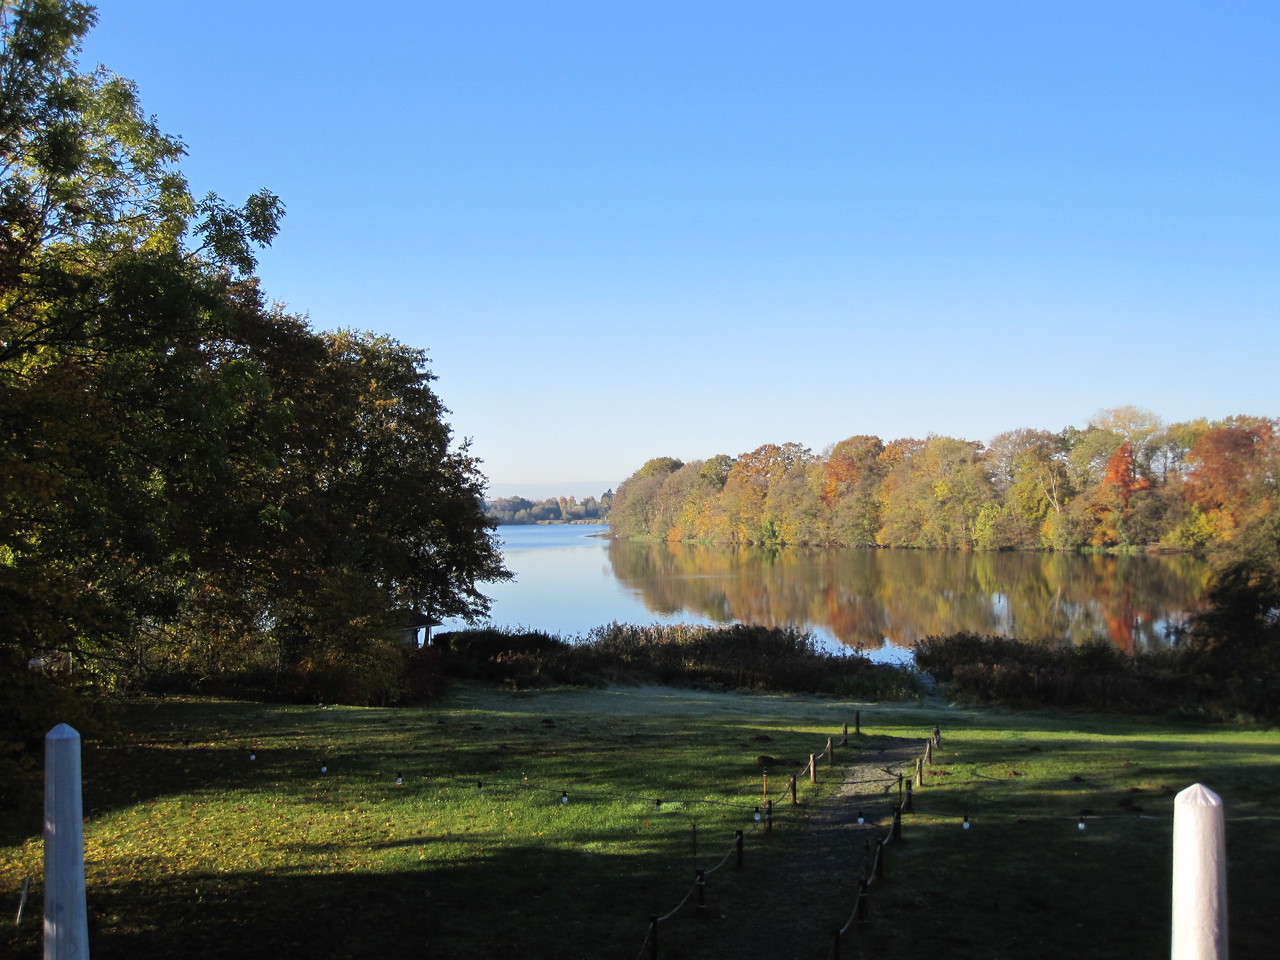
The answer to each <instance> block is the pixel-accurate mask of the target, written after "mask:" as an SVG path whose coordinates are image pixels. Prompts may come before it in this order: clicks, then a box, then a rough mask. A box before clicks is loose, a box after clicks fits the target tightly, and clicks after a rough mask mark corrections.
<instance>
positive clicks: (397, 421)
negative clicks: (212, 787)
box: [0, 0, 509, 712]
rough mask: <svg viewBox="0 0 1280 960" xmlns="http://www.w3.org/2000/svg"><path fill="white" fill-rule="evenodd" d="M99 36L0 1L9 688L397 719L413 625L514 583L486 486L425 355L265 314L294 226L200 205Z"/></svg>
mask: <svg viewBox="0 0 1280 960" xmlns="http://www.w3.org/2000/svg"><path fill="white" fill-rule="evenodd" d="M94 19H95V13H94V11H93V8H92V7H91V6H89V5H87V4H84V3H75V2H67V0H20V2H12V0H0V37H2V39H3V55H2V58H0V631H3V632H2V633H0V670H2V671H4V673H5V676H4V677H0V684H3V685H5V686H8V685H9V684H8V681H9V680H14V681H15V684H17V685H18V686H22V687H23V689H24V690H27V689H28V688H31V687H32V686H33V679H34V678H33V676H32V670H31V669H30V666H29V665H30V664H31V663H33V662H34V663H37V664H41V663H42V664H45V665H46V666H53V665H56V666H60V667H65V668H66V671H68V672H70V673H71V675H73V676H75V677H77V678H80V679H81V680H83V679H84V678H92V679H94V680H95V682H98V683H104V684H107V685H112V686H118V685H121V684H127V683H129V682H131V681H134V680H137V679H140V678H145V677H146V676H147V675H148V674H150V673H154V672H155V671H156V670H161V669H164V670H170V671H173V670H182V671H186V672H188V673H190V674H198V673H203V672H208V671H217V670H223V669H226V668H228V667H229V666H230V665H232V664H235V665H238V666H240V667H243V666H244V665H246V664H256V665H257V666H258V667H259V668H261V669H263V670H274V671H275V672H276V673H277V675H278V676H280V677H293V678H294V680H295V682H297V683H298V685H299V686H298V688H299V689H304V690H306V691H308V692H310V693H314V694H315V695H334V694H335V691H334V689H332V687H333V682H336V681H333V678H334V677H336V676H339V675H341V674H343V673H344V670H345V672H346V673H348V674H351V673H361V672H363V674H365V676H362V678H361V679H360V681H359V683H357V684H355V685H354V686H352V685H351V684H349V683H347V684H346V685H345V686H344V685H343V683H346V681H343V683H338V689H337V690H336V694H337V695H347V696H350V697H351V698H354V699H365V700H373V699H386V698H389V697H392V696H394V695H395V692H396V671H395V670H394V669H393V666H394V662H395V658H396V657H397V656H399V650H398V649H397V648H396V646H395V642H394V639H393V636H394V631H393V628H394V627H395V625H396V623H397V621H398V618H403V616H404V614H405V612H406V611H418V612H422V613H426V614H428V615H432V616H437V617H443V616H463V617H474V616H477V615H480V614H482V613H483V612H484V611H485V610H486V608H487V600H486V599H485V597H484V596H483V594H482V593H480V592H479V589H478V587H479V585H480V584H482V583H483V582H485V581H492V580H498V579H503V578H505V577H507V576H509V574H508V573H507V572H506V571H505V570H504V569H503V567H502V564H501V559H500V555H499V553H498V550H497V547H496V543H495V541H494V539H493V536H492V530H491V526H490V524H489V522H488V521H487V520H486V519H485V517H484V513H483V505H482V501H481V495H482V492H483V483H484V480H483V477H482V475H481V474H480V471H479V465H478V463H477V462H476V461H475V460H474V459H473V458H471V457H470V456H469V455H468V453H467V450H466V447H465V445H463V446H461V447H458V446H456V445H455V444H454V443H453V442H452V437H451V432H450V429H449V427H448V425H447V423H446V421H445V419H444V417H445V415H446V413H447V411H446V410H445V408H444V407H443V405H442V404H441V402H440V400H439V399H438V398H437V397H436V395H435V394H434V393H433V391H432V389H431V386H430V383H431V380H432V379H433V378H432V375H431V374H430V373H429V372H428V370H427V366H426V364H427V358H426V356H425V354H424V353H423V352H421V351H419V350H416V349H412V348H409V347H406V346H403V345H401V344H399V343H396V342H395V341H392V340H390V339H388V338H385V337H379V336H374V335H367V334H357V333H352V332H341V333H333V334H317V333H314V332H313V331H312V330H310V329H309V327H308V325H307V324H306V323H305V322H303V321H302V320H301V319H299V318H297V317H294V316H290V315H288V314H287V313H285V312H284V311H283V310H281V309H278V308H267V307H266V306H265V304H264V300H263V297H262V295H261V293H260V291H259V289H258V284H257V281H256V279H255V278H254V276H253V270H254V269H255V266H256V263H255V258H254V254H255V251H256V250H257V249H258V248H260V247H261V246H263V245H265V244H267V243H269V242H270V241H271V239H272V238H273V237H274V235H275V232H276V229H277V226H278V223H279V220H280V217H281V215H282V213H283V207H282V205H281V203H280V201H279V200H278V199H277V198H276V197H275V196H273V195H272V194H270V193H268V192H267V191H261V192H259V193H257V194H255V195H253V196H252V197H250V198H249V199H248V200H247V201H246V202H245V203H244V204H242V205H239V206H236V205H233V204H229V203H227V202H225V201H223V200H222V199H220V198H219V197H217V196H214V195H210V196H208V197H206V198H204V199H203V200H196V199H195V198H193V197H192V196H191V194H190V192H189V190H188V187H187V184H186V181H185V180H184V178H183V177H182V174H181V172H180V171H179V169H178V167H177V163H178V161H179V159H180V158H181V156H182V154H183V147H182V144H181V143H180V142H179V141H178V140H177V139H175V138H173V137H170V136H167V135H165V134H164V133H162V132H161V131H160V130H159V129H158V128H157V126H156V124H155V122H154V121H153V120H152V119H151V118H149V117H147V116H146V115H145V114H144V113H143V112H142V110H141V107H140V106H139V103H138V99H137V96H136V92H135V90H134V88H133V85H132V84H130V83H129V82H128V81H126V80H124V79H122V78H120V77H117V76H115V75H113V74H111V73H109V72H108V71H106V70H104V69H102V68H98V69H96V70H94V71H92V72H87V73H86V72H81V70H80V68H79V66H78V64H77V61H76V57H77V54H78V51H79V44H80V41H81V39H82V38H83V36H84V35H85V33H86V31H87V30H89V29H90V27H91V26H92V24H93V22H94ZM370 664H374V666H376V667H377V669H369V667H370ZM46 672H47V671H46ZM299 678H301V679H299ZM317 678H320V679H317ZM324 678H329V680H327V681H324ZM18 680H20V681H21V683H20V684H18V683H17V681H18ZM322 681H324V682H322ZM330 681H333V682H330ZM326 682H328V683H329V688H325V683H326ZM34 685H35V686H38V685H39V684H38V683H37V684H34ZM24 696H25V694H24ZM9 708H10V709H13V706H12V703H10V704H9ZM4 709H5V704H4V702H3V695H2V694H0V712H2V711H3V710H4Z"/></svg>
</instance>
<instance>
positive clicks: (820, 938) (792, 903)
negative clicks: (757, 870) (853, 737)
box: [663, 736, 925, 960]
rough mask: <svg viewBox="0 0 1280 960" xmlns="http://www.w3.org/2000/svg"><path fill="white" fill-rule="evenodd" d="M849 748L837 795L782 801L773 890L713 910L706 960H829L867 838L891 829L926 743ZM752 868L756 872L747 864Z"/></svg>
mask: <svg viewBox="0 0 1280 960" xmlns="http://www.w3.org/2000/svg"><path fill="white" fill-rule="evenodd" d="M852 746H853V743H852V742H851V744H850V747H852ZM850 747H845V748H843V749H844V751H845V754H846V755H847V756H849V757H851V758H853V760H854V762H853V763H850V764H848V765H846V766H845V767H844V768H843V769H842V770H841V781H840V784H839V786H838V788H837V789H836V790H835V791H834V792H830V793H826V794H825V795H824V796H823V797H822V799H821V800H819V801H815V802H813V803H811V804H805V805H802V806H800V807H791V806H789V800H788V799H787V798H786V795H785V793H784V794H782V795H780V796H779V799H778V800H777V801H776V802H777V804H778V806H777V810H778V817H777V825H776V827H775V835H774V837H772V838H771V839H770V841H768V842H770V843H777V844H779V845H780V849H778V851H777V855H776V859H773V860H771V861H770V862H769V875H770V879H769V881H768V883H767V885H766V887H767V892H766V894H765V895H764V896H763V897H761V898H760V902H758V903H756V904H746V905H744V904H734V905H732V906H731V905H728V904H726V905H725V912H724V913H723V914H720V913H718V911H713V913H714V914H715V916H714V918H712V925H713V926H714V928H715V930H714V933H713V934H712V935H711V938H710V939H711V940H713V941H714V943H712V944H704V946H706V947H707V948H708V949H706V950H705V952H701V953H700V954H699V955H700V956H701V957H702V958H703V960H718V958H724V960H729V958H735V960H744V958H757V957H759V958H762V960H766V958H767V960H822V958H825V957H827V956H828V951H829V948H830V943H831V929H832V928H833V927H839V926H842V925H843V924H844V922H845V921H846V920H847V919H848V918H849V915H850V913H852V911H853V906H854V902H855V899H856V897H857V891H858V880H859V879H861V877H862V871H863V858H864V850H865V849H866V844H867V841H871V843H872V844H874V843H875V842H876V841H878V840H879V839H880V838H881V837H883V836H884V834H885V831H886V830H888V829H889V827H890V826H891V825H892V823H893V810H894V807H895V806H896V804H897V801H898V774H899V773H902V774H903V775H904V776H906V777H908V778H909V777H910V776H912V775H913V774H914V771H915V762H916V758H917V757H920V756H922V755H923V753H924V747H925V740H924V738H920V739H909V738H905V737H882V736H864V737H861V738H860V739H859V740H858V742H857V747H858V752H857V753H856V754H853V753H852V752H850ZM836 759H837V761H838V760H839V759H840V752H839V750H837V753H836ZM833 773H834V771H832V770H831V769H830V768H822V767H820V768H819V773H818V776H819V778H820V779H821V778H823V777H824V775H825V777H826V778H828V779H829V778H830V777H831V776H832V775H833ZM858 811H862V813H863V816H864V818H865V820H866V823H865V824H863V825H859V824H858V822H857V815H858ZM746 869H747V870H750V869H751V866H750V864H749V863H748V865H747V868H746ZM743 914H746V915H747V918H744V916H743ZM735 918H736V922H735ZM678 940H679V936H678V934H676V933H675V932H674V931H673V936H672V941H673V942H672V943H671V946H672V948H673V949H672V951H671V952H670V953H667V952H666V951H663V954H664V960H666V958H667V957H672V958H674V957H676V956H677V954H678V953H680V954H682V953H683V951H679V950H678V948H677V947H676V942H675V941H678Z"/></svg>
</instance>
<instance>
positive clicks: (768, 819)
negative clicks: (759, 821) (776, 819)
mask: <svg viewBox="0 0 1280 960" xmlns="http://www.w3.org/2000/svg"><path fill="white" fill-rule="evenodd" d="M764 832H765V833H773V801H772V800H766V801H765V802H764Z"/></svg>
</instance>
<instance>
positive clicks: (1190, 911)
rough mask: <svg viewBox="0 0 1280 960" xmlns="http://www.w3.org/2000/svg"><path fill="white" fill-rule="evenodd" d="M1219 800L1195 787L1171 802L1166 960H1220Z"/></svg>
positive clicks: (1223, 893)
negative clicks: (1169, 958) (1169, 917)
mask: <svg viewBox="0 0 1280 960" xmlns="http://www.w3.org/2000/svg"><path fill="white" fill-rule="evenodd" d="M1222 814H1223V808H1222V798H1221V797H1219V796H1218V795H1217V794H1216V793H1214V792H1213V791H1212V790H1210V789H1209V788H1208V787H1206V786H1205V785H1204V784H1200V783H1196V784H1193V785H1191V786H1189V787H1187V789H1185V790H1183V791H1182V792H1181V793H1179V794H1178V795H1177V796H1176V797H1174V798H1173V952H1172V954H1171V956H1172V960H1226V958H1227V863H1226V834H1225V833H1224V827H1223V815H1222Z"/></svg>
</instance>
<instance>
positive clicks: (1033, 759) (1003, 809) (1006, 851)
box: [842, 710, 1280, 960]
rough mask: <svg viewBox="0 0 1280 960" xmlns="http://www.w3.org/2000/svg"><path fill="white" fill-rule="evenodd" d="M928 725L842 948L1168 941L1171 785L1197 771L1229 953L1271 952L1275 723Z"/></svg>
mask: <svg viewBox="0 0 1280 960" xmlns="http://www.w3.org/2000/svg"><path fill="white" fill-rule="evenodd" d="M943 732H944V739H943V744H942V747H941V749H939V750H938V751H936V752H935V755H934V763H933V764H932V765H931V766H930V767H929V768H928V774H927V775H926V785H925V787H924V788H923V789H921V790H919V791H917V793H916V796H915V801H914V807H915V814H914V815H912V816H910V817H908V818H907V823H906V826H905V828H904V837H903V840H904V842H903V843H902V844H900V845H898V846H897V847H894V848H891V850H890V853H891V863H892V870H891V876H892V879H891V882H888V883H886V884H884V885H883V887H882V888H880V889H877V890H875V891H874V897H873V900H872V903H873V905H874V906H873V910H872V913H873V918H874V919H873V922H871V923H869V924H868V925H867V926H865V927H863V928H860V929H859V930H858V931H857V932H855V933H854V934H853V940H854V942H855V943H856V949H850V950H848V951H846V952H843V953H842V955H843V956H859V957H860V956H890V955H891V956H894V957H896V958H908V960H910V958H915V957H925V956H929V955H932V954H935V953H937V952H946V953H948V954H949V955H951V956H955V957H978V956H981V957H990V958H1001V957H1009V958H1015V957H1018V958H1020V957H1026V956H1035V957H1037V958H1041V960H1054V958H1063V960H1066V958H1079V957H1082V956H1087V957H1091V958H1099V957H1115V958H1127V957H1138V956H1147V957H1150V956H1168V954H1169V948H1170V942H1169V941H1170V933H1169V930H1170V870H1171V862H1172V824H1173V812H1174V797H1175V795H1176V794H1177V793H1178V792H1179V791H1180V790H1182V789H1184V788H1185V787H1187V786H1190V785H1191V784H1193V783H1197V782H1200V783H1204V784H1205V785H1207V786H1209V787H1210V788H1211V789H1213V790H1214V791H1216V792H1217V793H1218V794H1219V795H1220V796H1222V798H1223V800H1224V802H1225V805H1226V816H1227V846H1228V860H1229V873H1228V884H1229V894H1228V896H1229V902H1230V915H1231V955H1232V956H1233V957H1234V958H1235V960H1242V958H1253V957H1256V958H1264V957H1271V956H1274V955H1275V950H1276V939H1277V937H1278V936H1280V925H1278V924H1277V921H1276V918H1275V914H1274V907H1273V904H1274V901H1275V898H1276V894H1277V890H1278V886H1277V884H1276V882H1275V880H1274V864H1273V861H1274V851H1275V850H1276V849H1277V847H1278V844H1280V808H1278V806H1277V801H1280V767H1278V765H1277V758H1278V756H1280V754H1278V751H1277V748H1278V747H1280V735H1278V734H1277V732H1276V731H1275V730H1260V729H1256V730H1253V729H1231V728H1223V727H1212V728H1211V727H1207V726H1197V725H1191V724H1187V725H1181V726H1180V725H1177V724H1169V723H1160V724H1157V723H1151V722H1144V721H1141V720H1134V719H1118V718H1115V717H1104V716H1098V715H1089V714H1065V713H1054V712H1049V711H1035V712H1025V713H1019V712H1013V711H997V710H964V711H961V710H953V711H950V712H949V713H948V714H947V716H946V719H945V720H944V721H943ZM1082 811H1084V813H1085V820H1084V822H1085V829H1084V830H1083V831H1081V830H1080V829H1079V828H1078V823H1079V817H1080V814H1081V812H1082ZM966 815H967V816H968V817H969V818H970V821H971V829H969V830H968V831H966V830H964V829H962V826H961V824H962V819H963V818H964V817H965V816H966ZM846 943H848V941H846Z"/></svg>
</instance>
